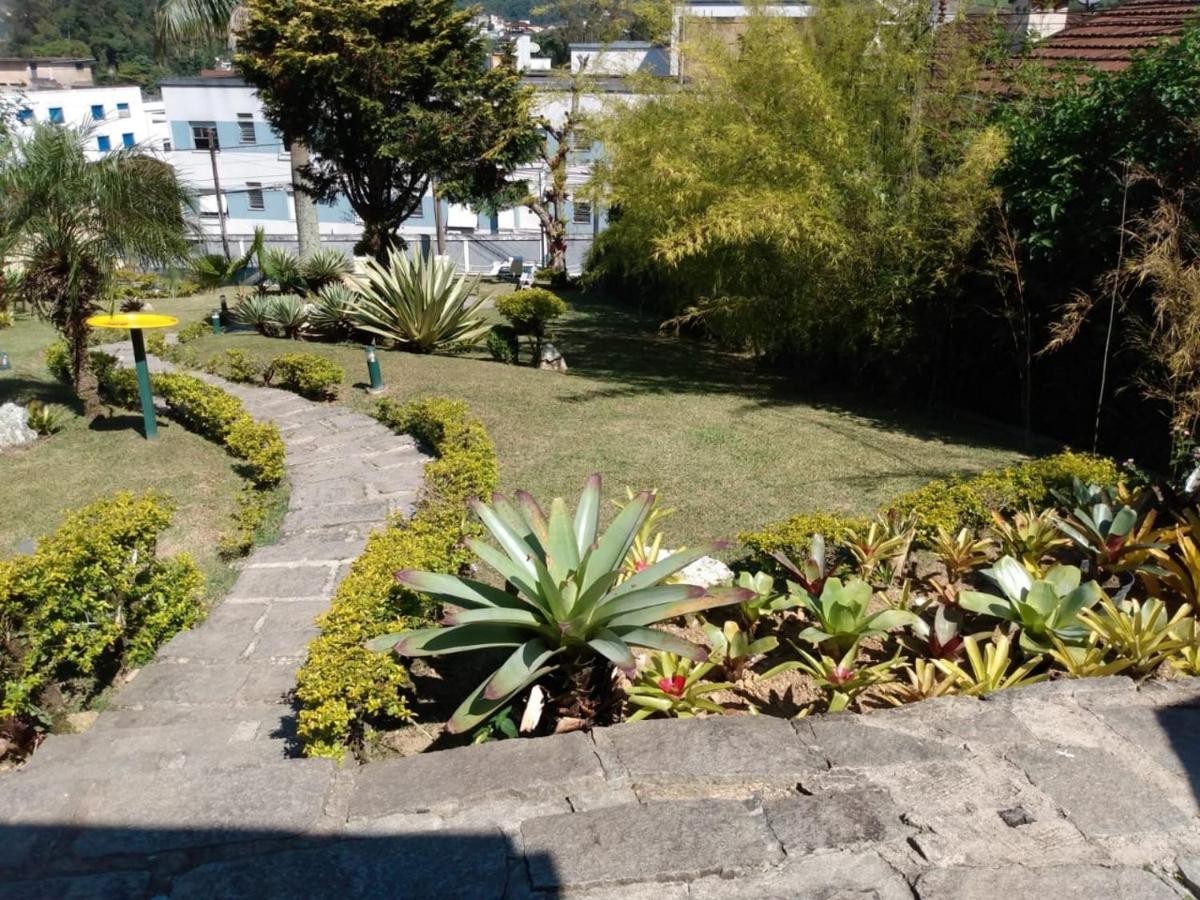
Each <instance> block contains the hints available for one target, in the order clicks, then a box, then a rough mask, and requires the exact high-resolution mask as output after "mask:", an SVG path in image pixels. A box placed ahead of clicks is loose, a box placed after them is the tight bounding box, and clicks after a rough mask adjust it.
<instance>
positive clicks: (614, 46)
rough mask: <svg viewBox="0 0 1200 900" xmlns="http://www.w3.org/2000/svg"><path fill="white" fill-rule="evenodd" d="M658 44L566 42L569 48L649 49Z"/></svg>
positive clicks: (644, 42)
mask: <svg viewBox="0 0 1200 900" xmlns="http://www.w3.org/2000/svg"><path fill="white" fill-rule="evenodd" d="M656 46H658V45H657V44H652V43H650V41H612V42H611V43H608V44H568V45H567V47H568V49H570V50H649V49H650V48H652V47H656Z"/></svg>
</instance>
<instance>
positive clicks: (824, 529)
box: [738, 512, 865, 575]
mask: <svg viewBox="0 0 1200 900" xmlns="http://www.w3.org/2000/svg"><path fill="white" fill-rule="evenodd" d="M864 522H865V520H863V519H861V518H857V517H853V516H844V515H841V514H840V513H825V512H817V513H802V514H800V515H798V516H792V517H791V518H790V519H786V520H785V521H783V522H776V523H774V524H773V525H768V526H766V527H765V528H762V529H760V530H758V531H746V532H743V533H742V534H739V535H738V540H739V541H741V542H742V543H743V544H745V545H746V547H747V548H748V549H749V550H750V554H751V557H752V560H753V562H752V567H753V568H755V569H763V570H765V571H767V572H771V573H772V574H774V575H782V574H783V568H782V567H781V566H780V565H779V563H777V562H776V561H775V560H774V559H772V557H771V553H772V552H773V551H775V550H782V551H783V552H784V553H786V554H787V555H788V556H790V557H791V558H792V559H794V560H796V561H797V562H801V561H803V560H804V559H806V558H807V557H808V553H809V545H810V544H811V543H812V536H813V535H814V534H821V535H824V536H825V539H826V541H827V543H828V544H829V546H830V547H832V546H833V545H834V544H836V543H837V542H839V541H841V540H843V539H844V538H845V537H846V535H847V533H849V532H850V531H852V530H854V529H857V528H859V527H861V526H863V525H864Z"/></svg>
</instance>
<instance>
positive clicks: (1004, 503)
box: [738, 450, 1118, 572]
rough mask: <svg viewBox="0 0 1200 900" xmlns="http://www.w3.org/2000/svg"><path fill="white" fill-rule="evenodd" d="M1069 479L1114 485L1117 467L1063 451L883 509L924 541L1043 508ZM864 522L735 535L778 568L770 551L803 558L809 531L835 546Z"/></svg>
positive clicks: (831, 520)
mask: <svg viewBox="0 0 1200 900" xmlns="http://www.w3.org/2000/svg"><path fill="white" fill-rule="evenodd" d="M1073 478H1078V479H1079V480H1080V481H1082V482H1084V483H1086V484H1115V483H1116V482H1117V478H1118V471H1117V467H1116V464H1115V463H1113V461H1112V460H1109V459H1104V458H1103V457H1098V456H1090V455H1087V454H1082V453H1075V452H1072V451H1070V450H1066V451H1063V452H1062V453H1058V454H1056V455H1054V456H1047V457H1044V458H1042V459H1034V460H1030V461H1028V462H1023V463H1018V464H1017V465H1014V466H1009V467H1007V468H1004V469H989V470H987V471H985V472H981V473H979V474H978V475H975V476H973V477H971V478H950V479H945V480H937V481H931V482H929V484H927V485H924V486H923V487H919V488H917V489H916V490H913V491H908V492H907V493H904V494H901V495H900V496H899V497H896V498H895V499H894V500H892V501H891V502H890V503H888V504H886V506H885V507H884V510H885V511H886V510H896V511H897V512H900V513H915V514H916V516H917V519H918V523H919V524H918V526H917V539H918V541H919V542H928V541H930V540H932V539H933V538H934V537H935V536H936V535H937V530H938V528H944V529H945V530H946V531H948V532H952V533H953V532H956V531H958V529H960V528H979V527H981V526H983V525H985V524H988V523H989V522H990V521H991V511H992V510H993V509H995V510H999V511H1001V512H1013V511H1014V510H1020V509H1024V508H1025V507H1026V506H1028V505H1029V504H1031V503H1032V504H1033V505H1034V506H1036V507H1041V506H1045V505H1046V504H1048V503H1050V502H1051V501H1052V499H1053V498H1052V492H1053V491H1054V490H1061V489H1064V488H1070V486H1071V482H1072V479H1073ZM866 524H867V521H866V520H865V519H863V518H852V517H848V516H842V515H840V514H837V513H806V514H802V515H798V516H793V517H792V518H790V519H788V520H786V521H784V522H778V523H775V524H773V525H768V526H767V527H765V528H762V529H759V530H757V531H749V532H745V533H743V534H740V535H738V539H739V540H740V541H741V542H742V543H743V544H745V545H746V547H747V548H749V550H750V554H751V560H752V562H751V565H752V567H754V568H761V569H767V570H769V571H773V572H777V571H778V567H777V564H776V563H775V561H774V560H773V559H771V557H770V554H771V551H773V550H783V551H784V552H785V553H787V554H788V555H789V556H791V557H793V558H803V557H804V556H805V555H806V554H807V553H808V546H809V541H810V540H811V539H812V535H813V534H823V535H825V537H826V538H827V539H828V541H829V543H830V544H835V543H837V542H838V541H840V540H842V539H843V538H844V537H845V536H846V534H847V532H848V531H851V530H856V529H859V528H863V527H865V526H866Z"/></svg>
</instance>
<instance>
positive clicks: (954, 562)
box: [933, 526, 996, 582]
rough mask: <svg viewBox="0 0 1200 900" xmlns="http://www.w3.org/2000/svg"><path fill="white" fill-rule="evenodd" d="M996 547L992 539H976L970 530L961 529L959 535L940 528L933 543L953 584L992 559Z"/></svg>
mask: <svg viewBox="0 0 1200 900" xmlns="http://www.w3.org/2000/svg"><path fill="white" fill-rule="evenodd" d="M995 546H996V542H995V541H993V540H992V539H991V538H989V537H982V538H981V537H976V536H975V533H974V532H972V531H971V530H970V529H969V528H963V529H961V530H960V531H959V532H958V534H951V533H950V532H949V531H947V530H946V529H945V528H942V527H940V526H939V527H938V531H937V537H936V538H935V539H934V541H933V552H934V553H935V554H936V555H937V558H938V561H939V562H940V563H941V564H942V565H943V566H945V567H946V577H948V578H949V579H950V581H951V582H957V581H958V580H959V579H960V578H962V577H963V575H965V574H966V573H967V572H970V571H971V570H972V569H974V568H976V567H978V566H982V565H983V564H984V563H986V562H987V561H988V560H989V559H991V558H992V551H993V550H994V549H995Z"/></svg>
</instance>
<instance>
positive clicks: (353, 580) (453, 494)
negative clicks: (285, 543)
mask: <svg viewBox="0 0 1200 900" xmlns="http://www.w3.org/2000/svg"><path fill="white" fill-rule="evenodd" d="M375 415H376V417H377V418H378V419H379V420H380V421H381V422H383V423H384V424H386V425H388V426H389V427H390V428H392V429H393V430H395V431H398V432H406V433H408V434H411V435H413V437H415V438H416V439H417V440H418V441H420V442H421V443H422V444H424V445H425V446H426V447H427V448H428V449H429V450H431V451H432V452H433V453H434V454H435V456H436V458H435V459H433V460H431V461H430V462H429V463H427V464H426V466H425V487H424V490H423V492H422V494H421V498H420V500H419V501H418V503H417V507H416V509H415V510H414V511H413V514H412V516H411V517H410V518H408V519H405V518H403V517H401V516H397V517H396V518H395V519H393V521H392V522H391V523H389V525H388V526H387V527H386V528H384V529H381V530H379V531H376V532H374V533H372V534H371V536H370V537H369V538H368V539H367V546H366V549H365V550H364V551H363V553H362V555H361V556H359V557H358V559H356V560H355V561H354V563H353V564H352V565H351V567H350V571H349V573H348V574H347V575H346V578H345V580H343V581H342V583H341V584H340V585H339V586H338V590H337V593H336V594H334V597H333V601H332V604H331V606H330V608H329V610H328V611H327V612H326V613H325V614H324V615H322V616H321V618H320V619H319V620H318V624H319V625H320V628H321V635H320V636H319V637H317V638H316V639H315V640H314V641H313V642H312V643H311V644H310V645H309V647H308V660H307V662H306V663H305V664H304V668H302V669H301V670H300V674H299V677H298V679H297V685H296V696H297V697H298V698H299V700H300V704H301V709H300V717H299V718H300V721H299V737H300V741H301V743H302V744H303V746H304V752H305V754H306V755H308V756H326V757H333V758H335V759H340V758H342V756H344V755H345V752H346V746H347V743H348V742H350V741H352V740H355V739H358V738H361V735H362V731H363V729H364V728H365V726H366V725H367V724H368V723H369V722H373V721H374V722H386V721H389V720H390V721H407V720H409V719H410V718H411V713H410V711H409V709H408V705H407V703H406V702H405V699H404V697H403V696H402V694H401V691H402V690H403V689H404V688H406V687H408V685H409V678H408V671H407V670H406V669H405V668H404V666H402V665H401V664H400V663H399V662H398V661H397V660H396V659H395V658H393V657H392V656H391V655H389V654H383V653H372V652H370V651H369V650H367V649H366V648H365V647H363V644H364V643H365V642H366V641H368V640H370V639H371V638H373V637H378V636H379V635H381V634H386V633H387V632H389V631H399V630H403V629H405V628H411V627H418V626H420V625H424V624H428V623H430V622H431V621H432V620H433V618H434V617H435V616H436V615H437V614H438V611H437V610H436V609H434V608H432V607H430V606H429V605H428V601H426V600H425V599H424V598H422V597H421V596H420V595H418V594H416V593H414V592H412V591H408V590H405V589H404V588H402V587H401V586H400V585H399V584H398V583H397V582H396V579H395V573H396V572H397V571H399V570H400V569H408V568H413V569H426V570H430V571H435V572H458V571H460V570H462V569H463V568H464V566H465V565H466V564H467V562H468V561H469V557H470V554H469V552H468V551H467V550H466V548H465V547H463V544H462V539H463V537H464V532H465V531H467V530H468V529H470V528H472V527H473V526H470V525H468V519H467V516H466V511H465V508H464V507H465V503H466V501H467V500H468V499H469V498H470V497H487V496H490V495H491V494H492V492H493V491H495V489H496V485H497V479H498V470H497V466H496V448H495V445H494V444H493V443H492V439H491V437H489V436H488V433H487V431H486V430H485V429H484V427H483V425H482V424H481V423H480V422H479V421H477V420H475V419H473V418H471V417H470V416H469V414H468V411H467V407H466V404H464V403H461V402H459V401H455V400H447V399H442V398H429V399H424V400H418V401H415V402H412V403H407V404H404V405H399V404H397V403H395V402H393V401H391V400H388V399H383V400H381V401H380V402H379V404H378V406H377V408H376V411H375Z"/></svg>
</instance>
